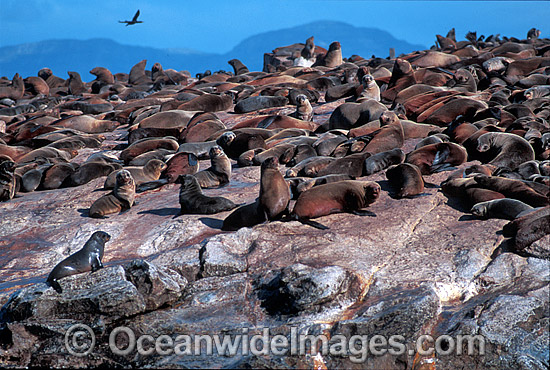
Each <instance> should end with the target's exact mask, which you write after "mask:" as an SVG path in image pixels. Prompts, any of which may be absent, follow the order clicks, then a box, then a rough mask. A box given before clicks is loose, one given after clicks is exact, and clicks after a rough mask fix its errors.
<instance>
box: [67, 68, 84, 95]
mask: <svg viewBox="0 0 550 370" xmlns="http://www.w3.org/2000/svg"><path fill="white" fill-rule="evenodd" d="M67 74H68V75H69V80H68V81H67V82H68V85H69V94H71V95H82V94H84V93H87V92H88V88H87V87H86V85H84V82H82V79H81V78H80V74H79V73H78V72H73V71H69V72H67Z"/></svg>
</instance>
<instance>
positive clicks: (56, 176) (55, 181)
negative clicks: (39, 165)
mask: <svg viewBox="0 0 550 370" xmlns="http://www.w3.org/2000/svg"><path fill="white" fill-rule="evenodd" d="M77 168H78V164H76V163H57V164H55V165H53V166H52V167H50V168H49V169H48V170H46V172H45V173H44V176H43V178H42V184H41V188H42V189H45V190H50V189H59V188H60V187H62V186H68V185H69V184H70V179H71V175H72V174H73V173H74V172H75V171H76V169H77Z"/></svg>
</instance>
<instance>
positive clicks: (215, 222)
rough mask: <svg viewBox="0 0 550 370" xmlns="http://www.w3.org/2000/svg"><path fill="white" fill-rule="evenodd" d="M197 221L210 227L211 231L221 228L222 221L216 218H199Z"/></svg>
mask: <svg viewBox="0 0 550 370" xmlns="http://www.w3.org/2000/svg"><path fill="white" fill-rule="evenodd" d="M199 221H200V222H202V223H203V224H205V225H206V226H208V227H211V228H212V229H218V230H221V229H222V226H223V220H220V219H217V218H210V217H201V218H199Z"/></svg>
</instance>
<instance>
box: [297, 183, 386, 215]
mask: <svg viewBox="0 0 550 370" xmlns="http://www.w3.org/2000/svg"><path fill="white" fill-rule="evenodd" d="M379 195H380V185H378V184H377V183H375V182H373V181H358V180H346V181H338V182H333V183H331V184H325V185H319V186H315V187H313V188H311V189H309V190H306V191H304V192H303V193H302V194H300V196H299V197H298V200H297V201H296V204H295V205H294V209H293V211H292V213H293V215H296V216H297V217H299V218H300V219H304V220H306V219H311V218H316V217H322V216H326V215H329V214H332V213H339V212H350V213H356V212H358V211H360V210H362V209H364V208H366V207H367V206H368V205H369V204H372V203H374V201H376V199H378V196H379Z"/></svg>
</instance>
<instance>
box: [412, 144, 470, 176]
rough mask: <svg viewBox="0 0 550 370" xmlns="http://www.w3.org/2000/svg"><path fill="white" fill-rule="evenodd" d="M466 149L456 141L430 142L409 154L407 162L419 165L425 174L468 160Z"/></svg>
mask: <svg viewBox="0 0 550 370" xmlns="http://www.w3.org/2000/svg"><path fill="white" fill-rule="evenodd" d="M466 158H467V153H466V149H465V148H464V147H463V146H461V145H458V144H455V143H439V144H430V145H426V146H423V147H421V148H419V149H416V150H414V151H412V152H410V153H409V154H407V157H406V159H405V162H407V163H411V164H414V165H415V166H417V167H418V168H419V169H420V171H421V172H422V174H423V175H429V174H431V173H433V172H437V171H442V170H445V169H447V168H449V167H451V166H458V165H460V164H462V163H464V162H466Z"/></svg>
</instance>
